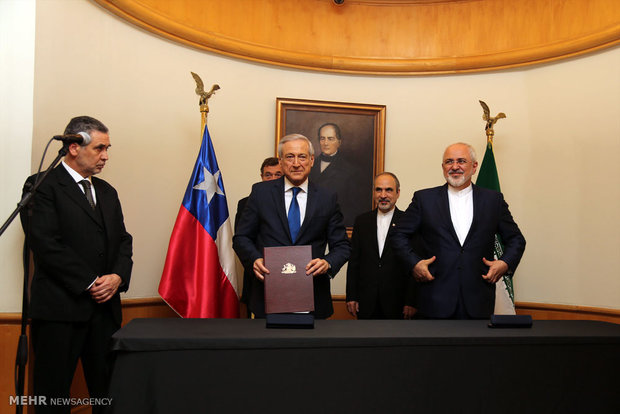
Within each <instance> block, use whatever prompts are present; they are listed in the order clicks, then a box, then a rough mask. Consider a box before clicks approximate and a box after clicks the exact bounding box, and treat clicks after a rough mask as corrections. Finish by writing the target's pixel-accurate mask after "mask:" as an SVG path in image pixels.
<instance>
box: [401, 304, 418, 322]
mask: <svg viewBox="0 0 620 414" xmlns="http://www.w3.org/2000/svg"><path fill="white" fill-rule="evenodd" d="M417 311H418V310H417V309H416V308H414V307H413V306H408V305H405V306H404V307H403V318H405V319H413V315H415V314H416V312H417Z"/></svg>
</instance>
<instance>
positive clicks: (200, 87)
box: [190, 72, 220, 112]
mask: <svg viewBox="0 0 620 414" xmlns="http://www.w3.org/2000/svg"><path fill="white" fill-rule="evenodd" d="M190 73H191V74H192V76H193V77H194V80H195V81H196V95H198V96H200V101H199V103H200V111H201V112H209V105H208V104H207V101H208V100H209V98H210V97H211V95H213V94H214V93H215V91H217V90H218V89H220V85H218V84H217V83H216V84H214V85H213V86H211V90H210V91H209V92H205V85H204V83H203V82H202V79H200V76H198V75H197V74H195V73H194V72H190Z"/></svg>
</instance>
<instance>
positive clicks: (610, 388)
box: [111, 319, 620, 414]
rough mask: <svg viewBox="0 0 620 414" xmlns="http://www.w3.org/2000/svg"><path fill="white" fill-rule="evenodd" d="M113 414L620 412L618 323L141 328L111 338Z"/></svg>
mask: <svg viewBox="0 0 620 414" xmlns="http://www.w3.org/2000/svg"><path fill="white" fill-rule="evenodd" d="M113 349H114V350H115V351H116V356H117V359H116V364H115V367H114V371H113V378H112V384H111V396H112V398H113V405H112V408H113V412H116V413H147V412H148V413H185V412H192V413H193V412H206V413H221V412H224V413H237V412H239V413H241V412H244V413H245V412H249V413H263V412H265V413H267V412H269V413H273V412H291V411H292V412H294V413H295V414H298V413H306V412H308V413H310V412H313V413H316V412H324V413H332V412H334V413H335V412H341V413H349V412H351V413H353V412H362V413H365V412H368V413H410V412H416V413H418V412H419V413H427V412H428V413H437V412H440V413H443V412H446V413H448V412H466V413H469V412H471V413H480V412H489V413H490V412H498V413H500V412H501V413H512V412H514V413H524V412H528V413H529V412H558V413H560V412H562V413H563V412H588V413H591V412H610V413H618V412H620V399H619V398H618V396H617V395H618V392H619V390H620V352H619V351H620V325H614V324H611V323H605V322H595V321H534V326H533V327H532V328H531V329H490V328H488V327H487V321H335V320H334V321H332V320H318V321H316V327H315V329H312V330H305V329H304V330H302V329H297V330H296V329H265V321H264V320H248V319H237V320H221V319H206V320H205V319H137V320H134V321H132V322H130V323H129V324H128V325H127V326H125V327H124V328H123V329H121V330H120V331H119V332H117V333H116V334H115V335H114V337H113Z"/></svg>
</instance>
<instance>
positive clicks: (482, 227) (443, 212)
mask: <svg viewBox="0 0 620 414" xmlns="http://www.w3.org/2000/svg"><path fill="white" fill-rule="evenodd" d="M442 167H443V173H444V177H445V178H446V181H447V183H446V184H444V185H443V186H441V187H435V188H428V189H425V190H421V191H417V192H416V193H415V194H414V195H413V199H412V201H411V204H410V205H409V207H408V208H407V210H406V211H405V214H404V216H403V217H402V218H401V220H400V221H399V222H398V224H397V225H396V226H395V227H394V228H392V233H391V237H392V241H393V246H394V248H395V250H396V251H397V254H398V256H399V257H400V258H401V260H403V261H404V262H405V263H406V264H407V266H408V268H409V269H412V272H413V276H414V278H415V280H416V281H417V282H418V300H417V305H418V312H419V314H420V315H421V316H422V317H425V318H433V319H486V318H488V317H489V316H490V315H491V314H492V313H493V307H494V304H495V283H496V282H497V281H498V280H499V279H500V277H502V276H503V275H504V274H505V273H506V272H507V271H508V270H511V271H514V270H515V269H516V267H517V265H518V264H519V261H520V260H521V256H522V255H523V251H524V250H525V239H524V238H523V235H522V234H521V231H520V230H519V227H518V226H517V224H516V223H515V222H514V220H513V219H512V215H511V214H510V211H509V210H508V205H507V204H506V202H505V201H504V196H503V195H502V193H500V192H497V191H493V190H488V189H485V188H481V187H478V186H475V185H473V184H472V183H471V177H472V176H473V175H474V173H475V172H476V168H477V167H478V163H477V162H476V154H475V151H474V149H473V148H472V147H471V145H468V144H464V143H457V144H453V145H450V146H449V147H448V148H446V150H445V152H444V155H443V160H442ZM495 234H499V236H500V237H501V240H502V241H503V242H504V244H505V249H504V254H503V255H502V257H501V258H494V257H493V247H494V242H495ZM413 236H417V237H418V238H419V242H420V246H419V247H416V249H415V250H414V249H413V248H412V247H411V245H410V240H411V238H412V237H413Z"/></svg>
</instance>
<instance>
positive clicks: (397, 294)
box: [347, 208, 415, 319]
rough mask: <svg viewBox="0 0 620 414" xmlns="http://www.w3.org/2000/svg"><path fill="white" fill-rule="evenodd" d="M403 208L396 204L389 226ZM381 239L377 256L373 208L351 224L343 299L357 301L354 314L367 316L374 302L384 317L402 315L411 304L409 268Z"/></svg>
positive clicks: (368, 316) (371, 311)
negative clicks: (381, 243)
mask: <svg viewBox="0 0 620 414" xmlns="http://www.w3.org/2000/svg"><path fill="white" fill-rule="evenodd" d="M402 215H403V212H402V211H401V210H399V209H398V208H396V209H395V210H394V215H393V217H392V222H391V226H390V227H392V226H394V225H395V223H397V222H398V220H400V218H401V216H402ZM390 237H391V236H390V235H388V237H387V238H386V239H385V245H384V247H383V254H382V255H381V257H379V243H378V241H377V209H375V210H372V211H369V212H367V213H364V214H362V215H359V216H358V217H357V218H356V219H355V225H354V226H353V237H352V238H351V245H352V247H353V250H352V252H351V258H350V259H349V265H348V267H347V302H349V301H356V302H359V308H360V309H359V312H358V318H360V319H368V318H370V317H371V315H372V314H373V313H374V311H375V307H376V306H377V305H378V306H380V307H381V311H382V313H383V315H385V317H387V318H389V319H402V318H403V307H404V306H405V305H409V306H415V297H414V294H415V292H414V290H415V282H414V279H413V277H412V275H411V271H410V270H409V269H408V268H407V267H406V266H404V265H403V263H402V261H400V260H398V259H397V257H396V254H395V252H394V249H393V247H392V245H391V242H390Z"/></svg>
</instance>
